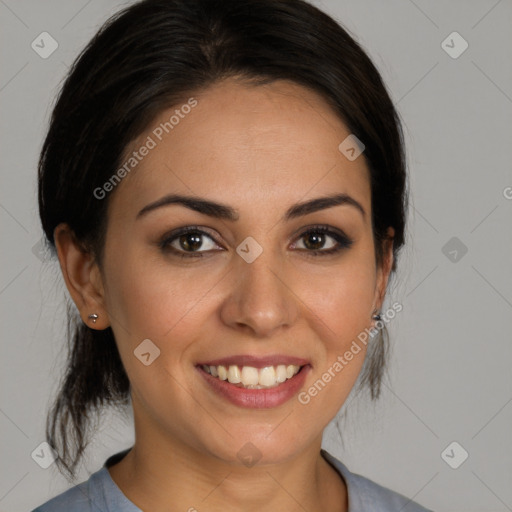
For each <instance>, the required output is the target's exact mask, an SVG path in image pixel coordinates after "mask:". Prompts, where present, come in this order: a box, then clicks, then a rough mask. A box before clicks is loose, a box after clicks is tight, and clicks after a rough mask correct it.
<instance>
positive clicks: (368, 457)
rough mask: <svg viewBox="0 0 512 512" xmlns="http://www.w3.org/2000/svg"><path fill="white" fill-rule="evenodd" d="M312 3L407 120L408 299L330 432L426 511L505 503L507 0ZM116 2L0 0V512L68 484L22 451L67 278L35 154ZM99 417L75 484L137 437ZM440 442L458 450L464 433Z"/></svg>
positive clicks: (403, 282)
mask: <svg viewBox="0 0 512 512" xmlns="http://www.w3.org/2000/svg"><path fill="white" fill-rule="evenodd" d="M315 4H316V5H318V6H319V7H320V8H323V9H324V10H326V11H327V12H329V13H330V14H331V15H334V17H336V18H337V19H338V20H339V21H341V22H342V23H343V24H344V26H345V27H346V28H347V29H348V30H349V31H350V32H351V34H352V35H354V36H355V37H356V38H357V39H358V40H359V41H360V42H361V44H362V45H363V47H364V48H365V49H366V50H367V51H368V52H369V54H370V56H371V57H372V58H373V60H374V62H375V64H376V65H377V67H378V68H379V70H380V71H381V73H382V75H383V77H384V80H385V81H386V83H387V84H388V87H389V89H390V91H391V94H392V97H393V99H394V100H395V102H396V103H397V105H398V109H399V111H400V114H401V116H402V119H403V121H404V125H405V132H406V143H407V149H408V163H409V170H410V183H411V199H412V205H411V211H410V216H409V221H410V224H409V228H410V232H409V237H408V240H407V248H406V249H405V250H404V252H403V253H402V257H401V260H400V261H399V264H400V269H399V274H398V279H397V280H396V281H394V282H393V283H392V286H391V288H390V291H389V296H388V301H387V303H388V304H392V303H393V302H394V301H395V300H396V301H399V302H401V303H402V304H403V307H404V309H403V311H402V312H401V313H399V315H398V316H397V318H396V319H395V320H394V321H393V322H392V324H391V326H390V334H391V339H392V346H393V355H392V358H391V372H390V378H389V380H388V381H387V383H386V385H385V386H384V394H383V396H382V398H381V400H380V401H379V403H377V404H376V405H375V406H374V405H372V404H370V403H369V402H368V401H365V400H361V399H358V400H354V401H353V402H350V400H349V401H348V402H347V406H346V407H344V409H345V410H346V411H347V412H348V416H347V420H346V421H345V422H343V423H340V425H341V429H342V430H343V436H344V439H345V444H344V445H342V444H341V443H340V435H339V432H338V430H337V429H336V427H335V425H334V424H332V425H330V426H329V428H328V429H327V431H326V435H325V438H324V439H325V446H326V448H327V449H329V450H330V451H331V453H333V454H334V455H335V456H337V457H339V458H340V459H341V460H343V461H344V462H345V464H347V465H348V466H349V468H350V469H351V470H352V471H355V472H359V473H362V474H364V475H365V476H368V477H369V478H372V479H374V480H375V481H377V482H379V483H381V484H382V485H385V486H388V487H391V488H392V489H394V490H396V491H399V492H401V493H403V494H405V495H407V496H409V497H411V498H414V499H415V500H417V501H419V502H420V503H422V504H423V505H425V506H427V507H429V508H432V509H435V510H437V511H465V512H471V511H505V510H512V485H511V482H512V442H511V432H512V428H511V427H512V379H511V370H510V363H511V360H512V343H511V341H512V340H511V323H512V322H511V320H512V270H511V261H512V260H511V255H512V229H511V222H510V221H511V219H512V199H511V197H512V188H510V187H512V170H511V162H512V65H511V63H512V44H511V42H512V41H511V39H512V37H511V32H512V30H511V29H512V3H511V2H510V0H501V1H496V0H479V1H476V0H473V1H460V0H459V1H450V2H445V1H441V0H437V1H427V0H414V1H412V0H390V1H386V2H383V1H377V0H346V1H341V0H330V1H329V0H324V1H316V2H315ZM123 5H126V2H125V3H124V4H123V2H119V1H115V2H114V1H101V2H100V1H99V0H90V1H88V2H87V1H83V0H73V1H70V0H67V1H64V0H51V1H40V0H37V1H36V0H32V1H29V0H24V1H14V0H0V16H1V22H0V23H1V30H0V38H1V44H0V52H1V76H0V111H1V114H0V116H1V117H0V119H1V121H0V129H1V144H2V147H1V155H2V158H1V160H0V165H1V173H2V174H1V176H2V186H1V192H0V223H1V228H2V265H1V267H0V273H1V274H0V301H1V322H2V323H1V333H2V355H1V365H2V368H1V384H2V385H1V395H0V431H1V433H2V436H1V453H0V460H1V461H2V468H1V476H0V512H2V511H3V512H5V511H10V512H21V511H24V510H29V509H31V508H33V507H35V506H36V505H39V504H41V503H42V502H43V501H45V500H47V499H49V498H50V497H52V496H54V495H56V494H57V493H59V492H62V491H63V490H65V489H66V488H67V487H68V483H67V482H66V480H65V479H64V478H63V477H62V476H60V474H59V473H58V472H57V471H56V467H55V464H53V465H51V466H50V467H49V468H48V469H46V470H45V469H42V468H41V467H39V465H37V464H36V463H35V462H34V460H33V459H32V458H31V453H32V452H33V451H34V450H35V449H36V448H37V447H38V446H39V444H40V443H41V442H42V441H43V440H44V419H45V415H46V410H47V407H48V405H49V403H50V397H51V396H53V393H54V392H55V391H56V389H57V383H58V378H59V375H60V373H61V367H62V363H63V358H64V354H65V352H64V349H63V348H64V341H63V333H64V312H65V309H64V305H65V300H64V297H65V288H64V285H63V284H62V281H61V278H60V275H59V269H58V267H57V266H56V264H55V262H53V263H52V262H49V261H47V260H45V259H44V257H42V255H41V254H40V253H39V252H38V250H37V249H38V245H37V244H38V242H39V240H40V239H41V235H42V232H41V229H40V226H39V220H38V217H37V207H36V180H35V177H36V163H37V157H38V151H39V149H40V147H41V143H42V138H43V134H44V130H45V127H46V125H47V121H48V117H49V114H50V112H51V105H52V102H53V99H54V97H55V94H56V92H57V90H58V86H59V83H60V82H61V80H62V77H63V76H64V74H65V72H66V71H67V68H68V66H69V65H70V63H71V62H72V60H73V59H74V58H75V56H76V55H77V54H78V52H79V50H80V49H81V48H82V47H83V46H84V45H85V44H86V43H87V42H88V41H89V39H90V38H91V37H92V35H93V34H94V33H95V31H96V30H97V29H98V28H99V26H100V24H101V23H102V22H103V21H104V20H106V18H107V17H108V16H109V15H110V14H112V13H114V12H116V11H117V10H118V9H119V8H120V7H121V6H123ZM43 31H47V32H49V33H50V34H51V35H52V37H53V38H55V39H56V40H57V42H58V44H59V46H58V49H57V50H56V51H55V52H54V53H53V54H52V55H51V56H50V57H49V58H47V59H43V58H41V57H40V56H39V55H38V54H37V53H36V52H35V51H34V50H33V49H32V48H31V43H32V41H33V40H35V39H36V37H37V36H38V35H39V34H40V33H41V32H43ZM453 31H457V32H459V33H460V34H461V36H462V37H463V38H464V39H465V40H466V41H467V42H468V44H469V47H468V49H467V50H466V51H465V52H464V53H463V54H462V55H460V56H459V57H458V58H456V59H454V58H452V57H450V56H449V55H448V54H447V53H446V51H445V50H444V49H443V47H442V46H441V43H442V41H444V40H445V39H446V38H447V36H448V35H449V34H451V33H452V32H453ZM449 44H450V45H451V46H454V49H455V50H457V49H458V48H461V46H460V41H455V42H454V43H453V44H452V43H451V42H450V43H449ZM452 51H453V50H452ZM452 237H456V238H457V240H455V241H451V242H449V241H450V239H452ZM448 242H449V244H448V246H447V247H445V244H447V243H448ZM464 247H466V248H467V253H466V254H464V255H462V251H461V249H463V248H464ZM443 248H444V249H443ZM454 249H455V250H456V251H457V255H455V253H454V252H452V251H453V250H454ZM450 252H451V254H450ZM461 255H462V257H461ZM452 260H455V261H452ZM349 402H350V403H349ZM104 418H105V421H104V423H103V424H102V425H101V431H100V433H99V434H98V435H97V436H96V438H95V439H94V442H93V444H92V445H91V447H90V450H89V451H88V453H87V458H86V460H85V463H84V465H83V466H82V468H81V476H80V481H81V480H84V479H86V478H87V476H88V475H89V474H90V473H91V472H93V471H96V470H97V469H98V468H99V467H100V465H102V464H103V462H104V460H105V458H106V457H107V456H109V455H111V454H113V453H115V452H116V451H119V450H121V449H122V448H125V447H128V446H130V445H131V443H132V441H133V431H132V427H131V425H130V424H129V422H128V423H126V422H123V421H122V419H121V418H120V417H119V416H117V415H113V414H110V413H108V414H107V413H106V414H105V416H104ZM453 441H456V442H457V443H459V445H460V446H462V447H463V448H464V449H465V450H466V451H467V452H468V454H469V457H468V459H467V460H466V461H465V462H464V463H463V464H462V465H460V467H458V469H452V468H451V467H450V466H449V465H448V464H447V463H446V462H445V461H444V460H443V458H442V457H441V453H442V452H443V451H444V450H445V448H446V447H447V446H448V445H449V444H450V443H452V442H453ZM449 454H450V455H451V459H452V461H453V460H455V461H456V460H457V458H458V457H459V456H460V448H456V449H455V450H454V452H449Z"/></svg>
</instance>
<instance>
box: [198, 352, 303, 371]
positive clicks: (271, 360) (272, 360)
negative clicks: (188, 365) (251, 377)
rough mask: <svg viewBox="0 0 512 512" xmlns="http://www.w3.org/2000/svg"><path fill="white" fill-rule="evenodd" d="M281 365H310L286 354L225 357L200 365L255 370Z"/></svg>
mask: <svg viewBox="0 0 512 512" xmlns="http://www.w3.org/2000/svg"><path fill="white" fill-rule="evenodd" d="M280 364H284V365H290V364H293V365H296V366H304V365H306V364H309V361H308V360H307V359H301V358H300V357H294V356H287V355H284V354H273V355H268V356H263V357H258V356H253V355H234V356H229V357H223V358H220V359H213V360H209V361H203V362H201V363H198V365H199V366H202V365H206V366H232V365H237V366H252V367H253V368H264V367H265V366H277V365H280Z"/></svg>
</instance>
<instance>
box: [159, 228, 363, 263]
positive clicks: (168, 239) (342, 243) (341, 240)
mask: <svg viewBox="0 0 512 512" xmlns="http://www.w3.org/2000/svg"><path fill="white" fill-rule="evenodd" d="M190 233H194V234H200V235H206V236H207V237H208V238H210V239H211V240H213V241H214V242H215V243H216V244H217V245H220V244H218V243H217V242H216V240H215V239H214V238H213V237H212V236H211V235H209V234H208V233H207V232H205V231H203V230H201V229H199V227H197V226H187V227H185V228H181V229H180V230H178V231H177V232H174V233H170V234H168V235H165V236H164V237H163V238H162V240H161V241H160V242H159V243H158V246H159V247H160V249H161V250H162V252H166V253H167V252H170V253H172V254H173V255H175V256H177V257H179V258H202V257H203V256H204V253H205V252H207V251H203V252H190V251H189V252H186V251H180V250H177V249H175V248H174V247H171V246H170V244H171V243H172V242H173V241H174V240H176V239H178V238H179V237H180V236H183V235H187V234H190ZM312 233H322V234H326V235H329V236H330V237H332V238H333V239H334V240H335V241H336V242H338V245H337V246H335V247H332V248H330V249H327V250H308V249H299V250H300V251H304V252H306V253H308V255H309V256H313V257H316V256H329V255H331V254H335V253H338V252H340V251H341V250H343V249H348V248H350V246H351V245H352V244H353V243H354V241H353V240H352V239H350V238H348V237H347V236H346V235H343V234H341V233H338V232H337V231H334V230H332V229H331V228H330V227H329V226H323V225H319V226H313V227H310V228H308V229H307V230H306V231H304V232H302V233H301V234H300V235H299V237H298V239H299V240H300V239H301V238H304V237H305V236H307V235H310V234H312Z"/></svg>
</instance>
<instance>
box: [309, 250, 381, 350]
mask: <svg viewBox="0 0 512 512" xmlns="http://www.w3.org/2000/svg"><path fill="white" fill-rule="evenodd" d="M367 254H368V253H367V252H366V253H365V252H363V251H358V252H357V253H356V252H354V253H353V254H351V255H350V256H348V255H347V258H346V259H345V260H344V261H343V262H342V263H340V265H339V266H336V269H333V270H332V271H330V272H328V273H323V274H321V273H317V274H316V275H314V276H312V277H311V279H308V280H307V281H306V282H305V283H304V285H303V286H305V288H304V293H305V295H306V296H307V297H308V300H307V304H308V306H309V307H310V308H311V310H312V311H313V312H314V313H315V315H316V316H317V317H318V319H319V321H320V320H321V321H322V322H323V323H324V324H325V326H326V329H325V332H326V337H325V338H324V339H326V340H328V344H334V345H335V346H337V347H340V346H342V345H343V344H344V343H346V342H347V341H348V340H351V339H352V338H354V337H356V336H357V334H359V332H361V331H362V330H364V329H365V328H366V327H368V326H369V325H370V323H371V307H372V303H373V300H374V295H375V284H376V275H375V266H374V261H373V260H372V259H371V258H369V257H368V256H367Z"/></svg>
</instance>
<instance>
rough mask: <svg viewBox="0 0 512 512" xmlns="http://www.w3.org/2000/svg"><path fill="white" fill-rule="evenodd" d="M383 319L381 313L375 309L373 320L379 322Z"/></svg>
mask: <svg viewBox="0 0 512 512" xmlns="http://www.w3.org/2000/svg"><path fill="white" fill-rule="evenodd" d="M381 319H382V318H381V316H380V313H379V312H378V311H377V310H376V309H374V310H373V313H372V320H376V321H379V320H381Z"/></svg>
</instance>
